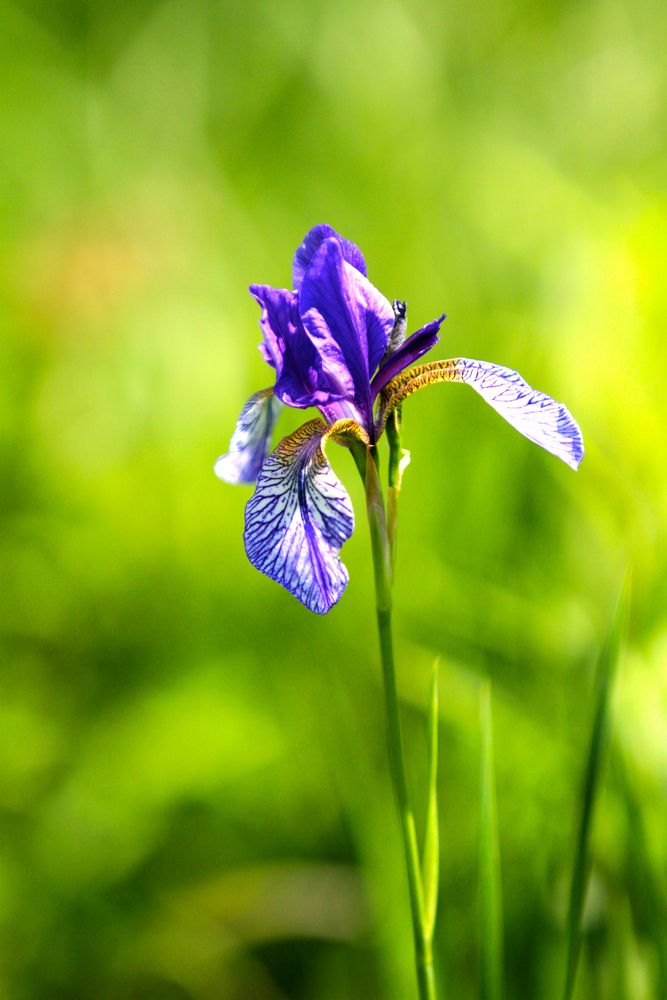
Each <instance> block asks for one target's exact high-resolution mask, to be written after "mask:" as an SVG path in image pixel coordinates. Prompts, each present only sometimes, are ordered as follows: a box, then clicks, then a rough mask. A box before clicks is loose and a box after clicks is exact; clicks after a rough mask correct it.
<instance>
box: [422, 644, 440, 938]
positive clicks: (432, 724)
mask: <svg viewBox="0 0 667 1000" xmlns="http://www.w3.org/2000/svg"><path fill="white" fill-rule="evenodd" d="M439 674H440V659H439V658H438V659H437V660H436V661H435V663H434V664H433V675H432V677H431V694H430V698H429V705H428V803H427V807H426V830H425V832H424V852H423V856H422V882H423V886H424V931H425V935H426V938H427V940H431V939H432V938H433V930H434V928H435V919H436V914H437V909H438V885H439V878H440V833H439V828H438V677H439Z"/></svg>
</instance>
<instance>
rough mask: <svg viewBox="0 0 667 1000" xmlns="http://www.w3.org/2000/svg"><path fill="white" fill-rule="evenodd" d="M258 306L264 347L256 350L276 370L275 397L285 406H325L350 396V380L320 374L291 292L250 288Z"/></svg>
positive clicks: (294, 295)
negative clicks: (345, 381)
mask: <svg viewBox="0 0 667 1000" xmlns="http://www.w3.org/2000/svg"><path fill="white" fill-rule="evenodd" d="M250 292H251V294H252V295H253V297H254V298H255V299H256V301H257V302H258V304H259V306H260V308H261V310H262V315H261V318H260V321H259V325H260V327H261V330H262V333H263V335H264V343H263V344H261V345H260V350H261V351H262V354H263V356H264V359H265V361H267V362H268V364H270V365H271V366H272V367H273V368H275V370H276V384H275V389H274V391H275V394H276V396H277V397H278V398H279V399H280V400H281V401H282V402H283V403H285V405H286V406H295V407H297V408H301V409H303V408H305V407H308V406H325V405H327V404H330V403H335V402H336V401H338V400H340V399H344V398H345V397H346V395H348V394H350V393H352V391H353V386H352V380H351V379H350V378H348V380H347V383H346V384H345V383H340V382H338V381H335V380H334V379H332V378H331V376H330V375H329V374H328V373H326V374H325V373H324V372H323V370H322V362H321V359H320V357H319V355H318V353H317V350H316V348H315V346H314V344H313V342H312V340H311V339H310V337H309V336H308V334H307V333H306V331H305V330H304V328H303V324H302V322H301V317H300V315H299V307H298V299H297V296H296V294H295V293H294V292H290V291H288V290H287V289H285V288H272V287H271V285H251V286H250Z"/></svg>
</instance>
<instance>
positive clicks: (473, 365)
mask: <svg viewBox="0 0 667 1000" xmlns="http://www.w3.org/2000/svg"><path fill="white" fill-rule="evenodd" d="M434 382H465V383H466V384H468V385H470V386H472V388H473V389H474V390H475V392H478V393H479V395H480V396H481V397H482V398H483V399H485V400H486V402H487V403H488V404H489V405H490V406H492V407H493V408H494V410H497V412H498V413H499V414H500V415H501V417H504V418H505V420H507V422H508V423H510V424H511V425H512V427H514V428H515V429H516V430H518V431H519V432H520V433H521V434H523V435H524V437H527V438H528V439H529V440H530V441H534V442H535V444H539V445H540V446H541V447H542V448H544V449H546V451H550V452H551V453H552V455H556V456H557V457H558V458H560V459H562V460H563V462H565V463H566V464H567V465H569V466H570V467H571V468H572V469H576V468H578V466H579V464H580V462H581V460H582V458H583V457H584V442H583V438H582V436H581V431H580V429H579V426H578V424H577V423H576V421H575V420H574V418H573V417H572V415H571V414H570V412H569V410H568V409H567V407H566V406H565V405H564V404H563V403H558V402H557V401H556V400H555V399H552V398H551V396H547V395H546V393H544V392H539V391H538V390H537V389H531V387H530V386H529V385H528V383H527V382H524V380H523V379H522V378H521V376H520V375H519V373H518V372H515V371H513V370H512V369H511V368H505V367H504V366H503V365H494V364H492V363H491V362H490V361H472V360H471V359H469V358H452V359H450V360H448V361H433V362H432V363H431V364H426V365H419V366H418V367H417V368H412V369H410V370H409V371H405V372H402V373H401V374H400V375H397V376H396V377H395V378H394V379H392V381H391V382H389V383H388V385H387V386H385V389H384V391H383V393H382V395H381V397H380V410H379V413H378V420H377V427H376V434H378V435H379V434H380V433H381V432H382V430H383V429H384V426H385V424H386V422H387V416H388V415H389V413H390V412H391V411H392V410H393V409H394V407H396V406H398V404H399V403H401V402H402V401H403V400H404V399H406V397H407V396H411V395H412V393H414V392H417V391H418V390H419V389H423V388H424V386H426V385H431V384H432V383H434Z"/></svg>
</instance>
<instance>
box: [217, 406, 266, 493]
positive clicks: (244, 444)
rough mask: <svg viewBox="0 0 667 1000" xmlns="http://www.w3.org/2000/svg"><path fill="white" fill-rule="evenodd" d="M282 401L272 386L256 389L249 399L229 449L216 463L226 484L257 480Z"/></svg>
mask: <svg viewBox="0 0 667 1000" xmlns="http://www.w3.org/2000/svg"><path fill="white" fill-rule="evenodd" d="M281 409H282V403H281V402H280V400H279V399H277V398H276V396H275V395H274V393H273V389H262V390H261V391H260V392H255V393H253V395H252V396H251V397H250V399H249V400H248V401H247V403H246V404H245V406H244V407H243V409H242V410H241V415H240V416H239V419H238V420H237V422H236V427H235V429H234V433H233V435H232V439H231V441H230V442H229V451H228V452H227V453H226V454H225V455H221V456H220V458H219V459H218V461H217V462H216V463H215V466H214V470H215V474H216V476H218V477H219V478H220V479H222V480H224V482H226V483H232V484H241V483H254V482H255V481H256V479H257V476H258V474H259V470H260V469H261V467H262V465H263V463H264V459H265V458H266V456H267V455H268V453H269V449H270V447H271V435H272V433H273V428H274V426H275V422H276V420H277V419H278V414H279V413H280V410H281Z"/></svg>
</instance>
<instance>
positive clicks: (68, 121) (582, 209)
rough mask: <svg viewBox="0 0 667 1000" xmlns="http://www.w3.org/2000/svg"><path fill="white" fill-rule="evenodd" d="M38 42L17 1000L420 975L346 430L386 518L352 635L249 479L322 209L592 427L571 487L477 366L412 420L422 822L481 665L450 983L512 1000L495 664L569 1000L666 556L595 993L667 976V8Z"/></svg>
mask: <svg viewBox="0 0 667 1000" xmlns="http://www.w3.org/2000/svg"><path fill="white" fill-rule="evenodd" d="M0 17H1V25H2V30H0V81H1V86H0V102H1V106H2V123H1V130H0V178H1V189H0V190H1V198H0V213H1V216H0V217H1V224H2V232H3V239H2V241H1V243H0V254H1V258H2V269H1V275H2V276H1V278H0V296H1V307H0V317H1V319H0V322H1V324H2V330H1V335H0V357H1V362H0V364H1V371H2V378H1V380H0V464H1V467H2V472H1V480H0V530H1V534H2V547H1V551H0V657H1V660H2V665H1V674H0V996H2V997H3V998H4V997H6V998H8V1000H42V998H44V1000H47V998H48V1000H51V998H54V1000H77V998H92V997H95V998H96V1000H116V998H119V1000H120V998H123V1000H140V998H141V1000H288V998H289V1000H339V998H343V997H345V998H350V1000H355V998H367V997H374V998H375V997H377V998H379V1000H406V998H410V997H412V996H414V987H413V982H412V969H411V959H410V953H409V947H408V926H409V924H408V911H407V899H406V893H405V885H404V878H403V871H402V866H401V856H400V846H399V843H398V838H397V830H396V822H395V816H394V811H393V802H392V797H391V787H390V784H389V778H388V774H387V768H386V761H385V746H384V730H383V717H382V692H381V686H380V685H381V682H380V673H379V667H378V659H377V650H376V637H375V633H374V618H373V604H372V576H371V571H370V551H369V543H368V538H367V534H366V531H365V525H364V521H363V504H362V494H361V491H360V487H359V484H358V483H357V477H356V474H355V470H354V467H353V464H352V462H351V460H350V457H349V455H348V454H347V453H346V452H344V451H343V450H342V449H340V450H339V449H330V452H331V455H332V458H333V461H334V465H335V468H336V469H337V471H338V472H339V474H340V476H341V477H342V478H343V479H344V480H345V482H346V484H347V486H348V488H349V490H350V492H351V494H352V497H353V501H354V504H355V508H356V510H357V514H358V527H357V531H356V533H355V535H354V536H353V538H352V539H351V540H350V541H349V542H348V543H347V544H346V546H345V549H344V553H343V554H344V559H345V562H346V564H347V566H348V567H349V569H350V576H351V582H350V585H349V588H348V590H347V592H346V594H345V596H344V598H343V600H342V601H341V603H340V604H339V605H338V606H337V607H336V608H335V609H334V610H333V611H332V612H331V614H330V615H329V616H327V617H325V618H322V619H320V618H317V617H316V616H313V615H311V614H310V613H308V612H307V611H306V610H304V609H303V608H302V607H301V606H300V605H298V604H297V602H296V601H294V600H293V598H291V597H290V596H289V595H288V594H287V593H286V592H284V591H282V590H281V589H280V588H279V587H278V586H277V585H275V584H273V583H271V582H270V581H268V580H266V579H265V578H263V577H261V576H260V575H259V574H258V573H256V571H255V570H253V569H252V567H251V566H250V565H249V564H248V563H247V561H246V559H245V555H244V551H243V544H242V522H243V508H244V504H245V502H246V500H247V497H248V495H249V491H248V490H247V489H244V488H232V487H227V486H225V485H223V484H222V483H220V482H218V481H217V480H216V479H215V478H214V476H213V474H212V465H213V462H214V460H215V458H216V457H217V456H218V455H219V454H220V453H221V452H222V451H224V450H225V447H226V444H227V442H228V440H229V435H230V433H231V430H232V428H233V424H234V421H235V419H236V416H237V414H238V411H239V410H240V407H241V405H242V404H243V402H244V400H245V399H246V398H247V396H248V395H249V394H250V393H251V392H252V391H254V390H255V389H257V388H260V387H262V386H264V385H266V384H267V383H268V382H270V378H269V376H268V374H267V371H266V369H265V367H264V364H263V362H262V360H261V358H260V356H259V353H258V351H257V348H256V345H257V342H258V339H259V329H258V325H257V319H258V311H257V307H256V304H255V303H254V302H253V300H252V299H251V298H250V296H249V295H248V293H247V290H246V289H247V285H248V284H249V283H250V282H251V281H260V282H267V283H272V284H276V285H284V284H287V283H288V282H289V280H290V270H289V269H290V262H291V256H292V253H293V250H294V248H295V247H296V246H297V244H298V243H299V242H300V240H301V239H302V237H303V235H304V233H305V232H306V230H307V229H308V228H310V226H311V225H313V224H315V223H317V222H325V221H326V222H329V223H331V224H332V225H334V226H335V227H336V228H337V229H338V230H339V231H341V232H342V233H343V234H344V235H346V236H348V237H349V238H351V239H354V240H355V241H356V242H357V243H358V244H359V245H360V246H361V247H362V249H363V250H364V252H365V254H366V257H367V260H368V263H369V273H370V276H371V278H372V280H373V282H374V283H375V284H376V285H377V286H378V287H380V288H381V289H382V290H383V291H384V292H385V294H386V295H387V296H388V297H389V298H391V297H394V296H396V297H401V298H405V299H407V301H408V303H409V307H410V320H411V322H410V327H411V328H412V329H416V328H417V326H419V325H421V324H422V323H424V322H426V321H428V320H430V319H431V318H433V317H434V316H436V315H438V314H439V313H440V312H441V311H442V310H446V311H447V313H448V317H449V318H448V319H447V322H446V324H445V327H444V329H443V337H442V344H441V348H439V349H438V354H439V355H440V356H444V357H449V356H457V355H464V356H468V357H473V358H474V357H478V358H483V359H487V360H491V361H497V362H501V363H504V364H506V365H509V366H511V367H515V368H518V369H519V371H520V372H521V373H522V374H523V375H524V376H525V377H526V378H527V379H528V380H529V381H530V382H531V383H532V384H533V385H535V386H536V387H539V388H541V389H543V390H546V391H548V392H550V393H553V395H555V396H556V397H557V398H559V399H563V400H565V401H566V402H567V404H568V406H569V407H570V409H571V410H572V412H573V413H574V414H575V416H576V418H577V419H578V421H579V422H580V424H581V426H582V428H583V432H584V436H585V439H586V444H587V456H586V459H585V461H584V464H583V466H582V468H581V471H580V472H579V473H578V474H574V473H573V472H571V471H570V470H569V469H568V468H566V467H565V466H564V465H562V464H561V463H559V462H558V461H557V460H556V459H554V458H553V457H552V456H550V455H548V454H546V453H544V452H542V451H541V450H539V449H538V448H536V447H534V446H533V445H531V444H530V443H529V442H527V441H526V440H525V439H523V438H521V437H520V436H519V435H518V434H516V433H515V432H514V431H513V430H512V429H511V428H510V427H508V426H507V425H506V424H504V423H503V421H502V420H500V419H499V418H498V417H497V416H496V414H494V413H493V411H492V410H491V409H489V408H488V407H485V406H484V404H483V402H482V401H481V400H480V399H479V398H478V397H477V396H476V395H475V394H474V393H472V392H469V391H468V390H466V389H464V388H462V387H458V386H441V387H435V388H433V389H431V390H430V391H429V392H425V393H422V394H419V395H418V396H416V397H414V398H413V399H412V400H410V402H409V403H408V404H406V408H405V439H406V441H405V443H406V444H407V446H408V447H409V448H410V449H411V452H412V456H413V461H412V465H411V467H410V468H409V470H408V472H407V475H406V480H405V486H404V491H403V496H402V509H401V525H400V551H399V567H398V580H397V594H396V599H397V613H396V630H397V645H398V658H399V686H400V692H401V696H402V699H403V702H404V710H405V724H406V739H407V743H408V748H409V758H410V760H409V765H410V778H411V781H412V784H413V788H414V791H415V797H416V799H417V801H418V820H419V823H420V824H421V823H422V820H423V795H422V789H423V785H424V781H425V775H426V763H425V758H426V737H425V726H424V711H425V705H426V700H427V691H428V683H429V676H430V671H431V665H432V663H433V660H434V657H435V656H437V655H440V656H441V657H442V685H441V749H440V767H441V806H440V808H441V824H442V891H441V915H440V920H439V928H438V939H437V961H438V966H439V972H440V979H441V983H442V987H443V996H447V997H448V998H449V1000H453V998H456V1000H459V998H462V1000H465V998H472V997H475V996H477V995H478V982H479V972H478V968H479V934H478V902H477V900H478V863H477V855H478V829H479V756H480V727H479V688H480V680H481V678H483V677H486V676H490V677H491V678H492V682H493V701H494V719H495V742H496V762H497V783H498V812H499V826H500V847H501V852H502V878H503V889H504V909H505V946H506V976H507V996H508V997H514V998H520V1000H524V998H525V1000H542V998H544V1000H548V998H552V997H558V996H559V993H560V990H561V988H562V975H563V968H564V917H565V909H566V899H567V884H568V879H569V872H570V866H571V859H572V851H573V838H574V825H575V816H576V810H577V802H578V797H579V788H580V783H581V773H582V768H583V764H584V758H585V752H586V744H587V740H588V733H589V729H590V720H591V714H592V707H593V691H594V671H595V661H596V658H597V656H598V653H599V649H600V644H601V642H602V640H603V638H604V635H605V632H606V630H607V629H608V626H609V620H610V614H611V608H612V605H613V602H614V596H615V594H616V592H617V590H618V587H619V584H620V580H621V578H622V574H623V571H624V568H625V566H626V564H627V563H628V562H630V563H631V564H632V566H633V571H634V594H633V608H632V617H631V623H630V630H629V636H628V645H627V650H626V653H625V654H624V656H623V659H622V663H621V665H620V670H619V676H618V682H617V685H616V688H615V697H614V741H613V747H612V751H611V759H610V766H609V768H608V770H607V776H606V779H605V783H604V786H603V788H602V792H601V797H600V800H599V803H598V810H597V813H596V817H595V825H594V831H593V849H594V866H593V873H592V882H591V892H590V895H589V899H588V903H587V909H586V922H585V923H586V942H585V950H584V956H583V963H582V967H581V969H580V977H579V983H578V994H577V995H578V997H580V998H581V1000H584V998H585V1000H590V998H602V1000H606V998H609V1000H649V998H651V1000H652V998H654V997H658V996H660V995H664V994H661V993H660V990H661V987H660V983H661V982H662V983H663V986H664V983H665V976H666V975H667V973H665V971H664V970H663V972H662V978H661V972H660V960H659V949H658V947H657V940H656V933H655V930H656V927H659V926H660V913H661V912H662V913H664V878H665V873H666V869H667V815H666V810H665V804H666V802H665V793H666V789H667V726H666V723H665V719H666V717H667V578H666V576H665V569H666V562H667V537H666V532H665V515H666V514H667V466H666V461H665V456H666V455H667V447H666V444H667V441H666V437H667V435H666V434H665V427H666V420H667V395H666V394H665V389H664V372H665V364H666V362H667V357H666V352H665V347H664V344H665V323H666V320H667V281H666V280H665V267H664V263H665V256H666V252H667V185H666V183H665V181H666V178H667V143H666V140H665V136H666V131H665V127H666V125H667V120H666V119H667V116H666V113H665V100H666V97H667V63H666V61H665V50H666V46H665V42H666V41H667V31H666V29H667V8H666V7H665V5H664V4H662V3H660V2H659V0H654V2H651V0H590V2H588V3H585V4H584V3H578V2H574V0H566V2H559V3H556V2H546V3H545V2H538V0H502V2H501V0H495V2H494V0H482V2H480V3H475V4H469V3H467V2H464V0H453V2H449V3H437V2H434V0H339V2H337V3H335V4H332V3H325V2H321V0H301V2H299V0H296V2H294V0H290V2H288V3H286V4H277V3H274V2H272V0H245V2H244V3H235V2H217V0H188V2H185V0H115V2H114V3H105V2H102V0H1V2H0ZM299 417H300V415H299V414H294V413H285V414H284V415H283V416H282V417H281V422H280V424H279V428H278V431H279V433H281V434H284V433H287V432H288V431H289V430H290V429H291V428H292V427H294V426H296V424H297V423H298V422H299ZM621 759H622V760H623V761H624V771H622V769H620V767H619V761H620V760H621ZM622 773H626V774H627V775H628V776H629V777H628V780H622ZM647 865H648V867H647ZM647 873H648V875H647ZM663 954H664V952H663Z"/></svg>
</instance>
